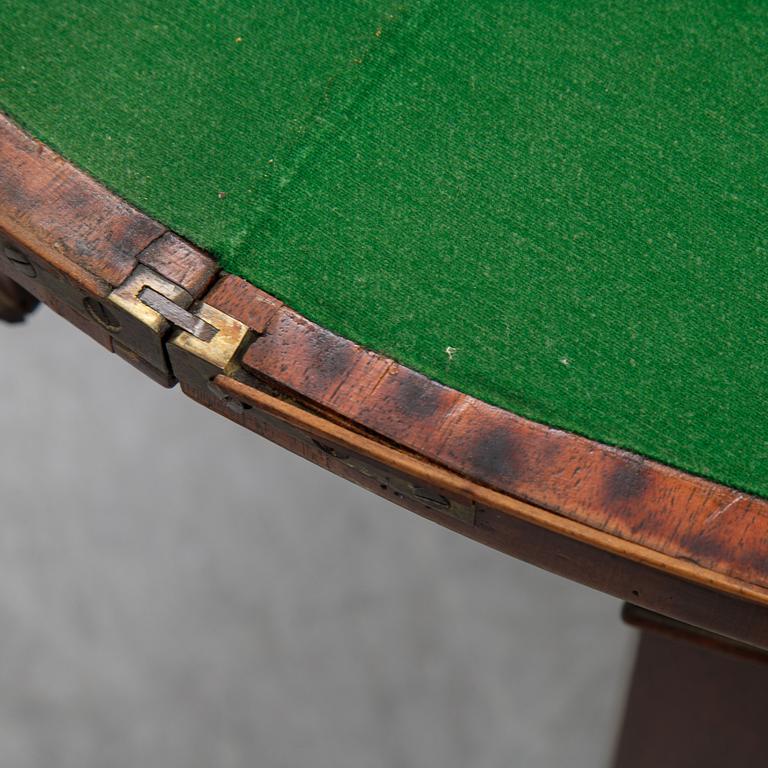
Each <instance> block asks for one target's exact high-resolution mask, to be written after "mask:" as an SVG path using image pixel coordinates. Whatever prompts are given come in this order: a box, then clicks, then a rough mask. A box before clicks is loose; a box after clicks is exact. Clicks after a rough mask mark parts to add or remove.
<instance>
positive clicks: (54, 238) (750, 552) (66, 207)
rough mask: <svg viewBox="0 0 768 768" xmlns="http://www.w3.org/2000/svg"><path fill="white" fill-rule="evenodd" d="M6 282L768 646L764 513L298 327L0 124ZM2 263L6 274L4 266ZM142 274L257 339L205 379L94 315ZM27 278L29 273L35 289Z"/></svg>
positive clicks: (534, 549)
mask: <svg viewBox="0 0 768 768" xmlns="http://www.w3.org/2000/svg"><path fill="white" fill-rule="evenodd" d="M0 237H2V238H4V239H5V241H6V242H7V243H10V244H11V245H12V247H13V248H14V249H15V250H16V251H18V252H20V253H22V254H24V256H25V259H26V260H28V263H29V265H30V267H31V269H30V270H27V274H24V273H23V271H22V272H19V271H18V269H17V268H16V266H15V265H14V264H12V263H9V262H8V261H7V260H5V262H4V263H0V270H2V271H5V272H6V273H7V274H8V275H10V276H11V277H12V279H13V280H14V281H16V282H18V283H19V284H21V285H22V286H23V287H24V288H25V289H26V290H28V291H29V292H31V293H32V294H34V295H35V296H36V297H37V298H39V299H40V300H42V301H44V302H45V303H46V304H48V305H50V306H51V307H52V308H53V309H54V310H55V311H57V312H59V314H61V315H63V316H64V317H66V318H67V319H68V320H70V321H71V322H73V323H75V324H76V325H77V326H78V327H80V328H81V329H82V330H84V331H85V332H87V333H89V334H90V335H91V336H93V337H94V338H95V339H97V340H98V341H99V342H100V343H101V344H102V345H103V346H105V347H106V348H107V349H110V350H111V351H114V352H117V353H118V354H120V355H121V356H122V357H123V358H125V359H126V360H128V361H129V362H131V363H132V364H134V365H135V366H136V367H138V368H139V369H140V370H142V371H144V372H145V373H147V374H148V375H150V376H152V377H153V378H155V380H157V381H159V382H161V383H163V384H166V385H171V384H173V383H174V381H175V380H176V379H179V380H180V381H181V384H182V388H183V389H184V391H185V392H186V393H187V394H189V395H190V396H192V397H194V398H195V399H196V400H198V401H199V402H201V403H203V404H205V405H206V406H208V407H210V408H213V409H214V410H217V411H219V412H221V413H223V414H225V415H227V416H228V417H230V418H234V419H235V420H237V421H239V422H240V423H242V424H243V425H244V426H247V427H248V428H250V429H253V430H254V431H256V432H259V433H261V434H264V435H266V436H267V437H269V438H270V439H272V440H274V441H276V442H278V443H281V444H283V445H285V446H286V447H288V448H290V449H291V450H294V451H296V452H298V453H300V454H302V455H304V456H306V457H307V458H309V459H311V460H313V461H315V462H317V463H320V464H322V465H323V466H326V467H327V468H329V469H331V470H333V471H336V472H338V473H339V474H341V475H343V476H345V477H348V478H349V479H351V480H353V481H355V482H358V483H360V484H361V485H364V486H365V487H368V488H370V489H371V490H373V491H374V492H377V493H381V494H382V495H386V496H387V497H388V498H391V499H392V500H393V501H395V502H396V503H399V504H402V505H403V506H406V507H408V508H411V509H414V511H417V512H419V513H420V514H424V515H425V516H427V517H430V519H434V520H436V521H437V522H441V523H442V524H444V525H447V526H448V527H451V528H453V529H454V530H456V531H458V532H460V533H463V534H464V535H467V536H470V537H472V538H476V539H478V540H480V541H483V542H484V543H486V544H489V545H490V546H494V547H496V548H498V549H501V550H503V551H505V552H509V553H511V554H515V555H516V556H519V557H522V558H524V559H527V560H530V561H531V562H534V563H536V564H537V565H541V566H542V567H545V568H549V569H550V570H553V571H555V572H558V573H562V574H563V575H566V576H568V577H569V578H573V579H576V580H579V581H582V582H584V583H587V584H590V585H592V586H595V587H597V588H599V589H602V590H604V591H607V592H609V593H611V594H615V595H617V596H619V597H622V598H623V599H626V600H629V601H631V602H636V603H638V604H641V605H644V606H645V607H647V608H650V609H652V610H655V611H657V612H660V613H663V614H665V615H669V616H673V617H675V618H678V619H680V620H682V621H686V622H687V623H691V624H696V625H698V626H702V627H706V628H707V629H711V630H712V631H715V632H718V633H720V634H724V635H729V636H732V637H736V638H738V639H741V640H744V641H745V642H749V643H752V644H755V645H761V646H768V501H766V500H765V499H760V498H757V497H754V496H751V495H749V494H746V493H741V492H739V491H736V490H734V489H731V488H728V487H725V486H722V485H718V484H716V483H713V482H711V481H708V480H706V479H703V478H700V477H696V476H693V475H690V474H686V473H684V472H681V471H678V470H676V469H673V468H671V467H667V466H665V465H662V464H660V463H658V462H654V461H651V460H648V459H645V458H643V457H640V456H636V455H633V454H632V453H629V452H626V451H621V450H618V449H615V448H611V447H608V446H605V445H602V444H599V443H596V442H594V441H592V440H588V439H586V438H583V437H580V436H578V435H574V434H571V433H567V432H564V431H561V430H557V429H553V428H550V427H547V426H545V425H543V424H538V423H535V422H532V421H530V420H527V419H523V418H521V417H519V416H516V415H514V414H512V413H509V412H507V411H504V410H502V409H499V408H496V407H494V406H491V405H489V404H487V403H484V402H482V401H480V400H478V399H476V398H472V397H469V396H468V395H465V394H462V393H460V392H458V391H456V390H452V389H449V388H447V387H444V386H442V385H440V384H438V383H436V382H434V381H431V380H429V379H427V378H426V377H424V376H422V375H420V374H418V373H416V372H414V371H412V370H409V369H407V368H405V367H403V366H402V365H398V364H397V363H396V362H394V361H392V360H390V359H388V358H386V357H383V356H381V355H378V354H376V353H374V352H371V351H369V350H365V349H363V348H361V347H360V346H358V345H356V344H354V343H353V342H351V341H349V340H347V339H343V338H340V337H338V336H336V335H334V334H333V333H331V332H330V331H328V330H326V329H324V328H321V327H320V326H318V325H316V324H315V323H313V322H311V321H309V320H307V319H306V318H304V317H302V316H301V315H299V314H298V313H296V312H295V311H293V310H292V309H290V308H289V307H286V306H284V305H283V304H282V303H281V302H279V301H278V300H277V299H275V298H273V297H271V296H269V295H268V294H265V293H264V292H262V291H260V290H259V289H258V288H255V287H254V286H252V285H250V284H249V283H247V282H245V281H244V280H241V279H239V278H237V277H233V276H230V275H223V274H221V272H220V270H219V269H218V267H217V265H216V264H215V262H214V261H213V260H212V259H211V258H210V257H209V256H208V255H207V254H205V253H202V252H201V251H199V250H198V249H196V248H195V247H193V246H191V245H190V244H189V243H186V242H185V241H184V240H183V239H182V238H179V237H178V236H177V235H175V234H174V233H172V232H169V231H168V230H167V229H166V228H165V227H163V226H162V225H161V224H159V223H158V222H155V221H153V220H151V219H149V218H148V217H147V216H145V215H144V214H142V213H140V212H139V211H137V210H136V209H134V208H132V207H131V206H130V205H128V204H127V203H126V202H125V201H123V200H121V199H120V198H118V197H117V196H115V195H113V194H112V193H110V192H109V191H108V190H106V189H105V188H104V187H103V186H102V185H100V184H98V183H97V182H96V181H94V180H93V179H92V178H90V177H89V176H88V175H87V174H84V173H82V172H81V171H79V170H77V169H75V168H74V167H73V166H72V165H71V164H69V163H67V162H66V161H65V160H63V159H62V158H61V157H59V156H58V155H56V154H55V153H54V152H52V151H51V150H50V149H48V148H46V147H44V146H43V145H42V144H40V143H39V142H37V141H35V140H34V139H32V138H31V137H30V136H28V135H27V134H26V133H25V132H24V131H22V130H21V129H19V128H18V127H17V126H16V125H15V124H14V123H13V122H12V121H10V120H8V119H7V118H4V117H2V116H0ZM0 262H2V260H0ZM139 265H144V266H146V267H147V268H149V269H151V270H153V271H154V272H155V273H157V274H159V275H161V276H164V277H165V278H167V279H169V280H171V281H172V282H174V283H175V284H177V285H178V286H180V287H182V288H183V289H184V291H185V293H186V295H187V296H188V297H189V300H190V301H194V300H195V299H204V301H205V303H206V305H209V306H211V307H214V308H216V309H219V310H221V311H222V312H224V313H226V314H227V315H229V316H231V317H233V318H236V319H237V320H239V321H240V322H242V323H243V324H245V326H247V328H248V329H249V330H250V335H249V336H248V337H247V344H245V346H244V347H243V348H242V349H241V350H240V352H241V354H240V357H239V362H240V365H239V367H238V368H237V370H234V371H228V372H227V375H223V374H222V375H219V376H217V377H216V378H215V379H214V380H211V374H210V371H209V369H208V368H207V367H206V366H202V367H201V366H198V365H195V364H189V365H187V364H186V361H185V360H184V359H183V358H182V359H180V361H178V362H177V361H171V364H168V360H167V356H166V352H165V347H164V342H162V343H161V341H162V340H161V337H160V336H157V335H155V336H154V337H150V336H148V335H147V334H145V333H143V331H142V328H141V327H140V326H135V327H134V326H133V325H131V323H132V322H133V321H132V319H131V318H130V317H128V316H123V315H121V314H120V312H119V310H115V308H114V307H113V306H111V305H109V304H107V303H105V300H106V299H107V297H108V296H109V295H110V293H111V291H112V290H113V289H114V288H116V287H117V286H119V285H120V284H121V283H122V282H123V281H124V280H125V279H126V278H127V277H128V276H129V275H131V273H132V272H133V271H134V270H135V269H136V268H137V267H138V266H139ZM33 273H34V274H33Z"/></svg>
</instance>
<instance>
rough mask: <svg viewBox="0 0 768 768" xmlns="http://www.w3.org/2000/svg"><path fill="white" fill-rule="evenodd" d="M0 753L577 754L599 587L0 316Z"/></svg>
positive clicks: (593, 709)
mask: <svg viewBox="0 0 768 768" xmlns="http://www.w3.org/2000/svg"><path fill="white" fill-rule="evenodd" d="M0 351H1V353H2V354H1V356H0V360H2V363H0V365H2V383H3V392H2V399H1V400H0V433H1V434H2V440H0V765H1V766H3V768H17V767H19V768H22V767H23V768H51V766H56V768H70V767H71V768H113V767H116V768H121V767H122V766H125V767H126V768H128V767H130V768H135V767H136V766H160V767H161V768H176V767H177V766H178V768H198V767H199V768H214V767H215V768H219V767H221V768H230V767H231V768H240V767H241V766H243V767H245V766H248V767H249V768H253V766H257V767H258V768H281V767H282V766H285V767H286V768H310V767H311V768H325V767H327V768H385V767H386V768H391V767H393V766H395V767H397V766H402V767H403V768H406V767H407V768H410V766H419V767H422V766H424V767H431V766H435V768H438V767H439V768H468V767H470V766H471V768H496V767H499V768H501V767H502V766H505V767H506V766H515V767H517V766H520V768H559V766H563V767H566V766H567V768H579V767H580V766H584V768H596V767H599V766H605V765H607V764H608V761H609V757H610V753H611V749H612V744H613V739H614V732H615V729H616V726H617V722H618V719H619V717H620V714H621V708H622V702H623V689H624V684H625V680H626V676H627V668H628V663H629V658H630V655H631V651H632V645H633V637H632V634H631V632H630V631H629V630H627V629H626V628H624V627H623V626H622V625H621V623H620V621H619V604H618V602H617V601H615V600H612V599H610V598H608V597H605V596H602V595H600V594H597V593H595V592H592V591H590V590H588V589H585V588H583V587H580V586H577V585H574V584H571V583H568V582H566V581H565V580H563V579H560V578H557V577H555V576H552V575H550V574H547V573H544V572H542V571H539V570H536V569H534V568H532V567H530V566H527V565H524V564H522V563H519V562H516V561H514V560H512V559H510V558H507V557H505V556H503V555H500V554H498V553H495V552H493V551H491V550H488V549H486V548H484V547H482V546H481V545H479V544H475V543H473V542H471V541H468V540H466V539H463V538H461V537H459V536H456V535H454V534H451V533H449V532H447V531H444V530H442V529H441V528H439V527H438V526H435V525H433V524H432V523H428V522H426V521H424V520H421V519H420V518H418V517H416V516H414V515H412V514H411V513H409V512H406V511H404V510H401V509H399V508H397V507H395V506H392V505H390V504H389V503H387V502H384V501H382V500H380V499H378V498H376V497H373V496H371V495H369V494H367V493H366V492H363V491H361V490H360V489H358V488H356V487H354V486H352V485H350V484H348V483H346V482H345V481H342V480H339V479H337V478H335V477H333V476H331V475H329V474H326V473H324V472H323V471H321V470H319V469H316V468H315V467H313V466H311V465H309V464H307V463H305V462H304V461H302V460H300V459H298V458H296V457H294V456H292V455H290V454H288V453H287V452H285V451H283V450H282V449H279V448H277V447H275V446H272V445H271V444H269V443H267V442H266V441H264V440H262V439H261V438H258V437H256V436H254V435H251V434H249V433H247V432H246V431H245V430H241V429H239V428H238V427H236V426H234V425H232V424H230V423H228V422H227V421H225V420H224V419H222V418H220V417H217V416H214V415H213V414H211V413H208V412H207V411H205V410H204V409H203V408H201V407H199V406H197V405H195V404H194V403H192V402H187V401H186V400H185V398H184V397H183V396H182V395H181V393H180V392H178V391H170V392H169V391H166V390H163V389H161V388H160V387H158V386H156V385H154V384H152V383H151V382H149V381H148V380H145V379H144V378H143V377H142V376H141V375H140V374H138V373H136V372H135V371H133V369H131V368H130V367H129V366H127V365H126V364H125V363H123V362H122V361H120V360H119V359H118V358H116V357H114V356H111V355H108V354H107V353H106V352H104V351H103V350H102V349H100V348H99V347H98V346H97V345H96V344H94V343H93V342H91V341H90V340H89V339H87V338H86V337H85V336H82V335H81V334H80V333H79V332H77V331H75V330H74V329H72V328H70V327H69V326H68V325H67V324H66V323H65V322H64V321H62V320H59V319H58V318H57V317H55V316H54V315H53V314H52V313H51V312H50V311H48V310H46V309H43V310H41V311H39V312H38V313H36V314H35V315H34V316H33V317H32V318H31V320H30V321H29V322H28V323H27V324H26V325H25V326H22V327H7V326H2V325H1V324H0Z"/></svg>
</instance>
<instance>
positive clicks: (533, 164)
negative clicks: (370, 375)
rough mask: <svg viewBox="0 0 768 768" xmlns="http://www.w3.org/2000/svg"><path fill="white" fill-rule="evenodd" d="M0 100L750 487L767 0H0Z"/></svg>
mask: <svg viewBox="0 0 768 768" xmlns="http://www.w3.org/2000/svg"><path fill="white" fill-rule="evenodd" d="M0 49H1V51H2V56H1V57H0V109H1V110H3V111H5V112H6V113H8V114H9V115H10V116H11V117H12V118H13V119H14V120H16V121H17V122H18V123H19V124H21V125H22V126H23V127H24V128H26V129H27V130H28V131H30V132H31V133H32V134H33V135H35V136H37V137H38V138H40V139H42V140H43V141H44V142H45V143H47V144H48V145H49V146H51V147H52V148H53V149H55V150H57V151H58V152H60V153H61V154H63V155H64V156H65V157H67V158H68V159H70V160H71V161H73V162H74V163H75V165H77V166H79V167H81V168H83V169H85V170H86V171H88V172H89V173H91V174H92V175H93V176H95V177H96V178H97V179H99V180H100V181H103V182H104V183H105V184H106V185H107V186H108V187H110V188H111V189H112V190H114V191H115V192H116V193H117V194H119V195H120V196H122V197H124V198H125V199H127V200H128V201H130V202H132V203H133V204H135V205H136V206H137V207H139V208H140V209H142V210H144V211H145V212H147V213H148V214H149V215H151V216H152V217H154V218H156V219H158V220H159V221H161V222H162V223H163V224H165V225H166V226H168V227H169V228H171V229H173V230H174V231H176V232H179V233H181V234H182V235H184V236H186V237H187V238H189V239H190V240H191V241H193V242H194V243H195V244H197V245H199V246H201V247H203V248H205V249H207V250H209V251H210V252H211V253H212V254H213V255H214V256H215V257H216V258H218V259H219V260H220V261H221V262H222V263H223V265H224V266H225V268H226V269H228V270H229V271H231V272H234V273H235V274H238V275H240V276H242V277H245V278H247V279H248V280H249V281H250V282H252V283H253V284H254V285H256V286H258V287H260V288H263V289H264V290H266V291H268V292H270V293H271V294H273V295H275V296H277V297H278V298H280V299H282V300H284V301H285V302H286V303H287V304H289V305H290V306H292V307H294V308H295V309H297V310H298V311H300V312H302V313H303V314H305V315H306V316H308V317H309V318H311V319H312V320H314V321H316V322H318V323H320V324H321V325H323V326H325V327H327V328H328V329H330V330H332V331H334V332H336V333H338V334H340V335H342V336H344V337H347V338H349V339H352V340H353V341H355V342H358V343H360V344H362V345H364V346H366V347H369V348H371V349H373V350H375V351H377V352H381V353H384V354H386V355H389V356H392V357H394V358H395V359H396V360H398V361H400V362H402V363H403V364H405V365H406V366H408V367H410V368H413V369H415V370H417V371H420V372H422V373H425V374H426V375H428V376H429V377H432V378H434V379H437V380H438V381H440V382H442V383H445V384H447V385H449V386H451V387H453V388H455V389H458V390H460V391H462V392H465V393H467V394H470V395H473V396H476V397H478V398H481V399H483V400H485V401H487V402H490V403H492V404H495V405H499V406H502V407H504V408H506V409H509V410H511V411H513V412H515V413H518V414H520V415H523V416H526V417H529V418H531V419H534V420H536V421H539V422H543V423H546V424H550V425H554V426H557V427H561V428H564V429H567V430H571V431H574V432H577V433H580V434H583V435H586V436H587V437H590V438H593V439H595V440H597V441H600V442H603V443H609V444H612V445H618V446H620V447H622V448H626V449H628V450H631V451H634V452H637V453H639V454H642V455H645V456H649V457H652V458H655V459H658V460H660V461H662V462H664V463H666V464H669V465H672V466H674V467H678V468H681V469H684V470H687V471H689V472H693V473H697V474H701V475H704V476H706V477H708V478H711V479H714V480H716V481H718V482H720V483H723V484H726V485H730V486H732V487H735V488H739V489H743V490H746V491H750V492H752V493H755V494H758V495H763V496H766V495H768V472H766V466H767V465H768V407H767V406H768V397H767V396H766V380H767V379H768V355H767V354H766V352H767V351H768V312H767V311H766V310H767V309H768V228H767V227H766V221H768V78H767V77H766V72H767V71H768V5H766V4H762V3H753V4H745V3H729V2H712V1H710V2H702V1H701V0H696V2H694V0H681V1H680V2H676V3H669V2H646V3H616V2H604V1H600V0H587V1H585V2H580V3H572V2H567V1H565V0H559V1H558V0H551V1H549V2H543V1H542V0H529V1H528V2H525V1H521V2H514V3H509V2H503V1H502V0H482V1H480V2H471V3H458V2H447V1H442V2H441V1H438V2H403V3H386V2H383V1H380V2H373V1H372V0H358V2H341V1H340V0H314V1H313V2H296V3H286V2H278V0H259V1H258V2H254V1H253V0H247V1H246V0H237V1H233V0H229V1H228V2H205V3H202V2H201V3H189V2H187V1H186V0H125V2H121V3H115V2H106V1H103V0H95V1H93V2H88V3H86V2H76V1H75V0H61V1H60V2H55V3H43V4H40V3H35V2H32V0H6V1H5V2H4V4H3V11H2V14H0Z"/></svg>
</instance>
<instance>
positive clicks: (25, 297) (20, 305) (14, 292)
mask: <svg viewBox="0 0 768 768" xmlns="http://www.w3.org/2000/svg"><path fill="white" fill-rule="evenodd" d="M37 304H38V302H37V299H36V298H35V297H34V296H32V294H30V293H28V292H27V291H25V290H24V289H23V288H22V287H21V286H20V285H18V284H16V283H14V282H13V280H11V279H10V278H9V277H6V276H5V275H3V274H2V273H0V320H5V321H6V322H8V323H20V322H21V321H22V320H23V319H24V318H25V317H26V316H27V315H28V314H29V313H30V312H31V311H32V310H33V309H34V308H35V307H36V306H37Z"/></svg>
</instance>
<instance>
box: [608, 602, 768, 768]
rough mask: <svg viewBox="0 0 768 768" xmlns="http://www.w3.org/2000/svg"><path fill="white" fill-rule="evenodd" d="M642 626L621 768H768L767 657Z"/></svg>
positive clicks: (664, 627)
mask: <svg viewBox="0 0 768 768" xmlns="http://www.w3.org/2000/svg"><path fill="white" fill-rule="evenodd" d="M641 613H643V614H645V613H647V612H641ZM651 616H652V614H651ZM644 618H645V619H646V620H644V621H640V622H638V621H632V619H631V618H630V619H629V621H630V623H635V624H640V625H641V626H642V627H644V628H643V629H641V635H640V645H639V648H638V652H637V658H636V661H635V669H634V673H633V676H632V683H631V688H630V692H629V699H628V702H627V708H626V712H625V716H624V718H625V719H624V725H623V729H622V733H621V736H620V739H619V745H618V749H617V754H616V761H615V763H614V766H615V768H648V766H653V768H723V766H739V768H757V767H758V766H760V768H762V767H763V766H766V765H768V726H767V725H766V711H767V706H768V655H766V654H764V653H763V652H761V651H757V650H754V649H750V648H748V647H746V646H740V645H738V644H734V643H732V642H730V641H727V640H723V641H722V642H718V638H715V637H714V636H711V635H707V634H706V633H702V632H701V631H699V630H696V629H693V628H688V629H689V630H690V632H688V633H686V631H685V629H686V628H685V625H679V624H676V623H675V622H669V621H667V620H665V619H661V617H659V619H660V624H659V625H658V626H655V627H654V626H653V623H652V622H649V621H647V618H648V617H647V615H646V616H645V617H644Z"/></svg>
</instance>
